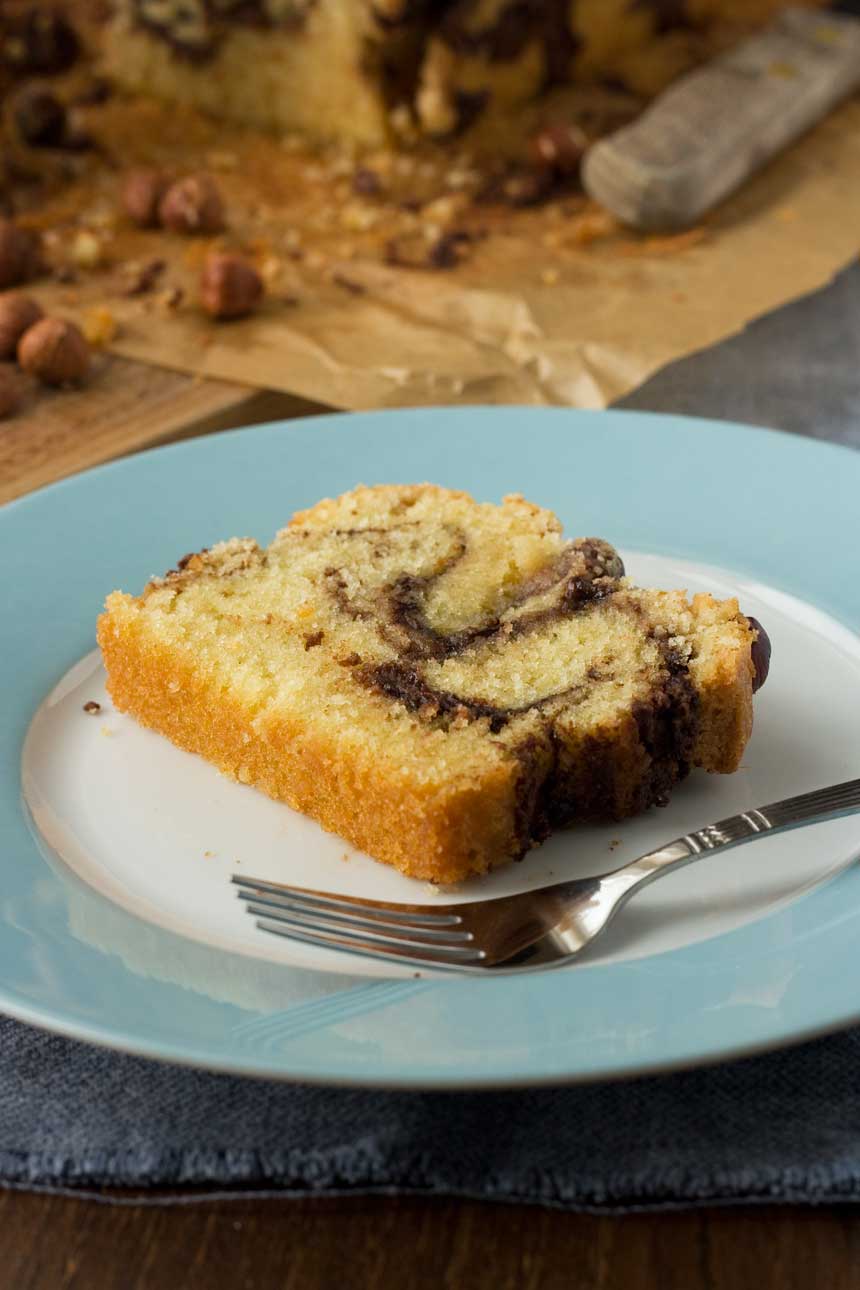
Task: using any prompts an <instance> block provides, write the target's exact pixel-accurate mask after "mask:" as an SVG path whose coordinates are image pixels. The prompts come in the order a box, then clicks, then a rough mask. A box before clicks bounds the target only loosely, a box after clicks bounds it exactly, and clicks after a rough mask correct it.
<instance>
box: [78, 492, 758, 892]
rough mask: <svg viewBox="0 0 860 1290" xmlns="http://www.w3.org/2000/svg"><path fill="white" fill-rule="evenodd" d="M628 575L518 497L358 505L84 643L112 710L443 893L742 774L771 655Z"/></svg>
mask: <svg viewBox="0 0 860 1290" xmlns="http://www.w3.org/2000/svg"><path fill="white" fill-rule="evenodd" d="M623 575H624V570H623V566H622V563H621V560H620V558H619V557H618V555H617V554H616V552H615V551H614V550H613V548H612V547H611V546H609V545H608V544H607V543H606V542H603V541H601V540H599V539H596V538H580V539H577V540H575V541H572V542H571V541H567V540H565V538H564V537H563V536H562V531H561V525H560V524H559V522H558V520H557V519H556V517H555V516H554V515H553V514H552V513H551V512H549V511H545V510H542V509H540V508H539V507H537V506H533V505H531V504H530V503H529V502H527V501H525V500H524V499H523V498H522V497H519V496H512V497H506V498H505V499H504V501H503V502H502V504H501V506H493V505H488V504H479V503H477V502H475V501H474V500H473V499H472V498H471V497H469V496H468V495H467V494H466V493H460V492H451V491H448V490H446V489H442V488H436V487H433V486H431V485H426V484H425V485H420V486H381V487H376V488H363V487H362V488H357V489H355V490H354V491H353V492H350V493H345V494H344V495H343V496H342V497H340V498H338V499H337V500H336V501H330V500H326V501H322V502H320V503H319V504H318V505H317V506H314V507H313V508H312V509H311V510H308V511H304V512H301V513H300V514H298V515H296V516H295V517H294V518H293V519H292V521H291V522H290V524H289V525H288V526H287V528H285V529H284V530H283V531H282V532H281V533H279V534H278V536H277V537H276V538H275V540H274V542H273V543H272V545H271V546H270V547H269V548H268V549H267V550H263V549H261V548H260V547H259V546H258V545H257V543H256V542H254V541H251V540H250V539H238V538H233V539H231V540H230V541H229V542H223V543H220V544H219V545H218V546H215V547H212V549H211V550H203V551H201V552H199V553H198V554H196V555H188V556H183V558H182V559H181V560H180V561H179V564H178V566H177V568H176V569H173V570H171V571H170V572H169V573H167V574H166V575H165V576H164V577H163V578H155V579H153V581H152V582H150V583H149V585H148V586H147V587H146V588H145V590H144V592H143V594H142V595H141V596H138V597H134V596H130V595H126V594H124V593H122V592H118V591H117V592H114V593H113V594H112V595H110V596H109V597H108V600H107V605H106V611H105V613H104V614H103V615H102V616H101V618H100V619H99V624H98V640H99V645H100V646H101V650H102V654H103V656H104V661H105V666H106V668H107V673H108V689H109V691H110V694H111V696H112V698H113V700H114V702H115V703H116V706H117V707H118V708H119V709H120V710H121V711H123V712H128V713H130V714H131V715H132V716H134V717H136V718H137V720H139V721H140V722H142V723H143V724H144V725H146V726H150V727H151V728H152V729H154V730H158V731H160V732H161V733H162V734H165V735H167V736H168V738H169V739H171V740H173V742H174V743H176V744H178V745H179V746H180V747H181V748H185V749H188V750H189V751H191V752H196V753H200V754H201V755H202V756H203V757H206V758H207V759H208V760H209V761H211V762H213V763H214V764H215V765H216V766H217V767H218V768H219V769H220V770H221V771H223V772H224V773H225V774H227V775H229V776H231V777H232V778H234V779H237V780H239V781H240V782H241V783H243V784H253V785H254V786H255V787H257V788H260V789H262V790H263V791H264V792H265V793H268V794H269V795H270V796H271V797H274V798H277V799H278V800H280V801H284V802H288V803H289V804H290V805H291V806H293V807H295V808H296V809H297V810H299V811H303V812H305V813H306V814H307V815H310V816H312V817H313V818H314V819H316V820H318V821H319V822H320V823H321V824H322V825H323V826H324V827H325V828H327V829H331V830H333V831H335V832H337V833H339V834H341V835H342V836H343V837H345V838H347V839H349V841H350V842H352V843H353V844H354V845H355V846H357V847H361V848H362V849H363V850H365V851H367V852H369V854H370V855H372V856H375V857H376V858H377V859H379V860H383V861H386V862H387V863H388V864H392V865H395V866H396V867H397V868H398V869H400V870H402V871H403V872H404V873H406V874H409V875H411V876H413V877H417V878H424V879H428V880H431V881H434V882H443V883H448V882H456V881H458V880H460V879H462V878H465V877H467V876H468V875H469V874H480V873H484V872H486V871H487V870H488V869H490V868H492V867H493V866H495V865H498V864H501V863H503V862H504V861H507V860H512V859H516V858H519V857H521V856H523V855H524V854H525V852H526V851H528V850H529V848H530V847H533V846H535V845H536V844H537V843H539V842H541V841H542V840H543V839H544V838H546V837H547V835H548V834H549V833H550V831H551V830H553V829H555V828H558V827H560V826H562V825H566V824H569V823H571V822H574V821H577V820H607V819H621V818H623V817H625V816H630V815H634V814H635V813H637V812H639V811H643V810H645V809H646V808H647V807H649V806H651V805H652V804H654V803H663V802H664V801H665V800H666V796H667V794H668V793H669V791H670V789H671V788H672V786H673V785H674V784H676V783H677V782H678V781H679V780H681V779H683V778H684V776H686V775H687V773H688V772H689V770H690V768H691V767H693V766H700V767H703V768H704V769H706V770H711V771H733V770H735V769H736V768H737V766H738V763H739V761H740V758H741V754H742V753H743V750H744V747H745V745H746V742H747V740H748V738H749V735H750V731H751V728H752V693H753V690H754V688H755V681H756V665H755V663H754V648H755V649H756V650H757V651H758V654H759V658H760V660H761V659H762V658H763V654H762V650H763V647H764V643H765V641H766V637H763V635H762V639H761V640H760V641H759V631H760V629H758V626H757V624H754V622H753V623H751V621H750V620H748V619H747V618H745V617H744V616H743V614H741V613H740V612H739V610H738V605H737V602H736V601H734V600H728V601H717V600H714V599H713V598H712V597H711V596H707V595H698V596H695V597H694V598H693V600H692V603H690V602H688V600H687V597H686V595H685V594H684V593H683V592H680V591H644V590H640V589H639V588H636V587H634V586H632V585H631V584H630V583H629V581H628V580H627V579H625V577H624V576H623ZM757 642H758V644H757ZM764 671H765V668H764V666H763V663H762V662H761V661H760V663H759V678H758V679H759V680H762V679H763V677H764Z"/></svg>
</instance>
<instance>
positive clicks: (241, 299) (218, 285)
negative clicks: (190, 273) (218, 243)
mask: <svg viewBox="0 0 860 1290" xmlns="http://www.w3.org/2000/svg"><path fill="white" fill-rule="evenodd" d="M262 295H263V280H262V278H261V277H260V275H259V273H258V272H257V270H256V269H255V268H254V267H253V266H252V265H250V264H249V263H248V261H247V260H243V259H242V257H241V256H239V255H228V254H226V253H224V252H213V254H212V255H210V256H208V258H207V260H206V263H205V264H204V266H203V273H202V274H201V276H200V302H201V304H202V305H203V308H204V309H205V310H206V312H207V313H208V314H209V315H210V316H211V317H212V318H243V317H244V316H245V315H246V314H250V313H252V312H253V310H254V309H255V308H256V306H257V304H258V303H259V301H260V299H261V298H262Z"/></svg>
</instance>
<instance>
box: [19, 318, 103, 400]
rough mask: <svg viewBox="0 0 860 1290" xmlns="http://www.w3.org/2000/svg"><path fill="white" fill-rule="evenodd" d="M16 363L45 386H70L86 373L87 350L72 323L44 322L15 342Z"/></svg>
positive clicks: (79, 332)
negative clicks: (16, 348) (16, 345)
mask: <svg viewBox="0 0 860 1290" xmlns="http://www.w3.org/2000/svg"><path fill="white" fill-rule="evenodd" d="M18 362H19V363H20V365H21V367H22V368H23V370H24V371H25V372H28V373H29V374H30V375H31V376H37V377H38V378H39V380H40V381H44V383H45V384H46V385H72V384H75V383H76V382H77V381H81V380H83V378H84V377H85V376H86V374H87V372H88V370H89V366H90V347H89V345H88V344H87V342H86V340H85V339H84V337H83V334H82V333H81V331H80V329H79V328H78V327H76V326H75V324H74V323H70V322H64V321H63V319H62V318H43V319H42V320H41V321H40V322H37V323H34V325H33V326H32V327H30V328H28V330H27V331H25V332H24V335H23V336H22V337H21V339H20V341H19V342H18Z"/></svg>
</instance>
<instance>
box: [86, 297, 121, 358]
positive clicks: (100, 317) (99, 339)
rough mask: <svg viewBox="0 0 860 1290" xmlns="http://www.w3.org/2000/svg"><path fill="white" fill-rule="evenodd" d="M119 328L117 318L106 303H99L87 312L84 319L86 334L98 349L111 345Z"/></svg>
mask: <svg viewBox="0 0 860 1290" xmlns="http://www.w3.org/2000/svg"><path fill="white" fill-rule="evenodd" d="M118 330H119V325H118V323H117V320H116V318H115V317H114V315H113V314H112V313H111V311H110V310H109V309H107V308H106V307H105V306H104V305H98V306H97V307H96V308H95V309H90V310H89V311H88V312H87V315H86V318H85V319H84V336H85V337H86V338H87V340H88V341H89V343H90V344H91V345H94V346H95V347H96V348H97V349H100V348H101V347H102V346H104V345H109V344H110V343H111V341H112V340H113V339H114V337H115V336H116V334H117V331H118Z"/></svg>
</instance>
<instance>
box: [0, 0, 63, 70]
mask: <svg viewBox="0 0 860 1290" xmlns="http://www.w3.org/2000/svg"><path fill="white" fill-rule="evenodd" d="M6 7H9V8H12V7H13V6H4V9H5V8H6ZM14 7H15V8H18V7H19V6H14ZM3 28H4V30H3V36H4V39H3V41H2V42H0V66H2V67H4V68H7V69H8V70H9V71H10V72H11V73H12V74H13V75H15V76H30V75H32V74H34V73H35V74H38V75H45V76H51V75H53V74H54V73H56V72H64V71H65V70H66V69H67V68H68V67H71V66H72V64H73V63H74V62H75V61H76V59H77V58H78V55H79V54H80V52H81V42H80V40H79V38H78V35H77V32H76V31H75V29H74V27H72V26H71V24H70V23H69V21H68V19H67V18H65V17H64V16H63V15H62V14H61V13H58V12H57V11H56V10H54V9H49V8H46V7H44V6H42V5H27V7H26V8H25V9H24V10H23V12H20V13H12V14H10V15H9V16H8V18H7V15H6V13H5V12H4V14H3Z"/></svg>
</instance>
